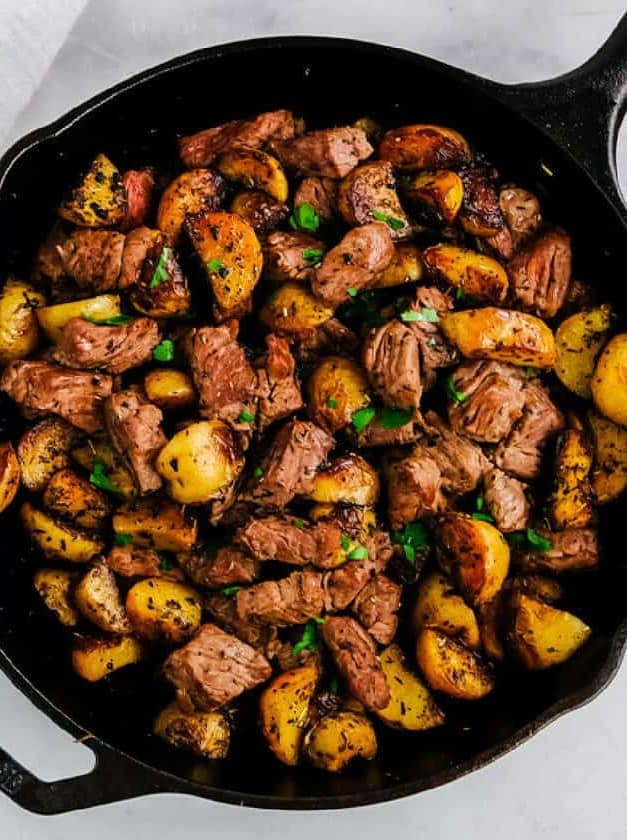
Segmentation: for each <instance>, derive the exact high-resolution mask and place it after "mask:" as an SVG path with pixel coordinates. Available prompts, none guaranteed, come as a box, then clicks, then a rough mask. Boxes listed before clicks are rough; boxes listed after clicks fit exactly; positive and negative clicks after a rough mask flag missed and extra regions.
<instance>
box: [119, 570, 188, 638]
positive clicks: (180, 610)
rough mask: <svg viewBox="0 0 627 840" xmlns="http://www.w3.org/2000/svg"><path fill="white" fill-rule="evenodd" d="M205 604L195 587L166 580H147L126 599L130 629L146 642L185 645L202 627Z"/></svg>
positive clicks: (138, 584) (130, 591)
mask: <svg viewBox="0 0 627 840" xmlns="http://www.w3.org/2000/svg"><path fill="white" fill-rule="evenodd" d="M201 613H202V600H201V597H200V595H199V594H198V592H197V591H196V590H195V589H192V587H191V586H186V585H185V584H184V583H177V582H176V581H172V580H165V579H164V578H156V577H152V578H144V580H140V581H139V582H138V583H136V584H135V585H134V586H132V587H131V588H130V589H129V591H128V594H127V596H126V614H127V615H128V620H129V622H130V626H131V627H132V629H133V630H134V631H135V633H137V635H138V636H141V637H142V638H144V639H150V640H151V641H156V642H168V643H176V642H183V641H185V640H186V639H188V638H189V637H190V636H192V635H193V634H194V633H195V632H196V630H198V628H199V627H200V618H201Z"/></svg>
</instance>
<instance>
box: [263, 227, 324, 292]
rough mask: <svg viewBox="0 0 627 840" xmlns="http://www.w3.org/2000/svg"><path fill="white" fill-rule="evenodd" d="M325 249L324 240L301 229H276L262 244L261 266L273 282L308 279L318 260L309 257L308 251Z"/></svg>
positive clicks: (322, 250)
mask: <svg viewBox="0 0 627 840" xmlns="http://www.w3.org/2000/svg"><path fill="white" fill-rule="evenodd" d="M324 250H325V245H324V242H322V241H321V240H320V239H316V238H315V237H314V236H310V235H309V234H307V233H302V232H301V231H287V232H286V231H282V230H277V231H275V232H274V233H271V234H270V235H269V236H268V237H267V238H266V241H265V242H264V245H263V267H264V271H265V273H266V274H267V276H268V277H269V278H270V279H271V280H273V281H274V282H275V283H285V282H286V281H288V280H308V279H309V278H310V277H311V275H312V274H313V267H314V265H315V264H316V262H318V260H316V259H310V258H309V257H308V253H313V252H318V251H319V252H320V259H322V254H323V252H324Z"/></svg>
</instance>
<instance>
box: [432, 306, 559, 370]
mask: <svg viewBox="0 0 627 840" xmlns="http://www.w3.org/2000/svg"><path fill="white" fill-rule="evenodd" d="M440 328H441V329H442V331H443V332H444V334H445V335H446V337H447V338H448V339H449V341H451V342H452V343H453V344H454V345H455V346H456V347H457V348H458V350H459V351H460V352H461V354H462V355H463V356H465V357H466V358H467V359H495V360H496V361H500V362H509V363H510V364H512V365H523V366H526V365H531V366H532V367H537V368H552V367H553V366H554V365H555V356H556V354H555V339H554V338H553V333H552V332H551V330H550V329H549V328H548V327H547V325H546V324H545V323H544V321H541V320H540V318H536V317H535V315H528V314H527V313H525V312H518V311H516V310H513V309H498V308H497V307H494V306H485V307H483V308H482V309H466V310H464V311H463V312H449V313H447V314H446V315H443V316H442V317H441V318H440Z"/></svg>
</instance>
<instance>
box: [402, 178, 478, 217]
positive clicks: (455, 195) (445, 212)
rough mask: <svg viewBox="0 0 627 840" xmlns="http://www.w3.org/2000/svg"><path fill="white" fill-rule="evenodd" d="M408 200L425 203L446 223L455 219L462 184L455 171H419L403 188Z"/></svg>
mask: <svg viewBox="0 0 627 840" xmlns="http://www.w3.org/2000/svg"><path fill="white" fill-rule="evenodd" d="M403 192H404V195H405V196H406V197H407V198H408V199H409V200H410V201H416V202H419V203H420V204H424V205H426V206H427V207H428V208H429V209H430V210H432V211H433V212H434V213H435V215H436V216H437V217H438V218H439V219H440V220H441V221H443V222H445V223H446V224H448V225H450V224H452V223H453V222H454V221H455V217H456V216H457V214H458V213H459V211H460V209H461V206H462V201H463V199H464V184H463V183H462V179H461V178H460V177H459V175H458V174H457V173H456V172H451V170H450V169H435V170H430V171H429V170H428V171H426V172H420V173H419V174H418V175H416V176H415V177H414V178H412V180H411V181H410V182H409V184H406V185H405V187H404V188H403Z"/></svg>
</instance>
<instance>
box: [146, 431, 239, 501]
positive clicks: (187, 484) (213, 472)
mask: <svg viewBox="0 0 627 840" xmlns="http://www.w3.org/2000/svg"><path fill="white" fill-rule="evenodd" d="M155 466H156V468H157V472H159V473H160V474H161V475H162V476H163V478H164V479H165V480H166V481H167V483H168V493H169V494H170V496H172V498H173V499H175V500H176V501H177V502H182V503H183V504H188V505H196V504H204V503H205V502H209V501H211V500H212V499H217V498H219V497H220V496H223V495H224V494H225V493H226V492H227V490H228V488H229V487H230V486H231V485H232V484H233V482H234V481H235V480H236V479H237V477H238V475H239V474H240V473H241V471H242V469H243V467H244V457H243V455H242V451H241V448H240V446H239V443H238V442H237V438H236V436H235V433H234V432H233V430H232V429H231V427H230V426H228V425H227V424H226V423H223V422H222V420H201V421H199V422H198V423H191V424H190V425H189V426H186V427H185V428H184V429H181V431H180V432H177V433H176V434H175V435H174V437H173V438H171V439H170V440H169V441H168V443H167V444H166V445H165V446H164V447H163V449H162V450H161V452H160V453H159V455H158V456H157V460H156V463H155Z"/></svg>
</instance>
